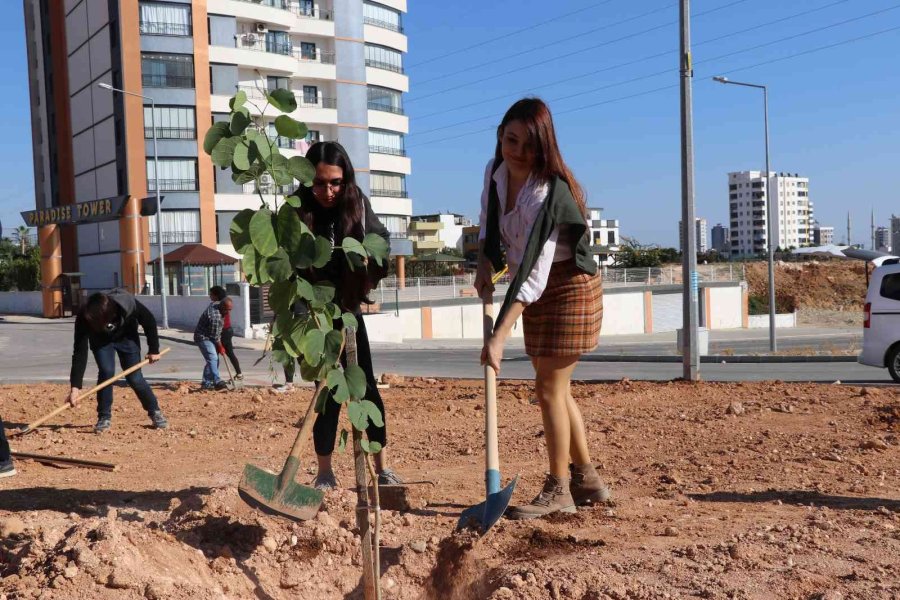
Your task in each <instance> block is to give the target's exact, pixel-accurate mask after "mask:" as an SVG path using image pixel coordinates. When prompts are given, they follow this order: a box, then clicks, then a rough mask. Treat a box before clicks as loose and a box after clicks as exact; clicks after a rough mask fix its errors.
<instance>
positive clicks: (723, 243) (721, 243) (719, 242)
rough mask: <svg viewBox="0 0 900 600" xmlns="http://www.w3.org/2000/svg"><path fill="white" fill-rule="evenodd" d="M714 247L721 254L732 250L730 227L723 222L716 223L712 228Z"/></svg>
mask: <svg viewBox="0 0 900 600" xmlns="http://www.w3.org/2000/svg"><path fill="white" fill-rule="evenodd" d="M712 249H713V250H715V251H716V252H718V253H719V254H725V255H727V254H729V253H730V252H731V244H730V242H729V238H728V228H727V227H725V226H724V225H722V224H721V223H716V225H715V227H713V228H712Z"/></svg>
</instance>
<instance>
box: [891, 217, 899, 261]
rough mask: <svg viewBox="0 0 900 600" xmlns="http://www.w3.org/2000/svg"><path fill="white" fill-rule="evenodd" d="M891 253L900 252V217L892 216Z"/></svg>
mask: <svg viewBox="0 0 900 600" xmlns="http://www.w3.org/2000/svg"><path fill="white" fill-rule="evenodd" d="M891 252H893V253H895V254H896V253H897V252H900V217H895V216H894V215H891Z"/></svg>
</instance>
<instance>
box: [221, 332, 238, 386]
mask: <svg viewBox="0 0 900 600" xmlns="http://www.w3.org/2000/svg"><path fill="white" fill-rule="evenodd" d="M222 346H224V347H225V355H226V356H227V357H228V360H230V361H231V364H233V365H234V374H235V375H240V374H241V363H239V362H238V359H237V355H236V354H235V353H234V329H232V328H231V327H229V328H228V329H223V330H222Z"/></svg>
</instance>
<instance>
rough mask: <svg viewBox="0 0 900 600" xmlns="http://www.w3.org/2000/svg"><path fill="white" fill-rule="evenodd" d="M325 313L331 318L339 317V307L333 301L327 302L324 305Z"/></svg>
mask: <svg viewBox="0 0 900 600" xmlns="http://www.w3.org/2000/svg"><path fill="white" fill-rule="evenodd" d="M325 314H327V315H328V316H330V317H331V318H332V319H340V318H341V307H340V306H338V305H337V304H335V303H333V302H329V303H328V304H326V305H325Z"/></svg>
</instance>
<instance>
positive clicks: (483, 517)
mask: <svg viewBox="0 0 900 600" xmlns="http://www.w3.org/2000/svg"><path fill="white" fill-rule="evenodd" d="M518 481H519V476H518V475H516V476H515V478H513V480H512V481H511V482H509V485H507V486H506V487H505V488H503V489H502V490H500V491H499V492H494V493H493V494H488V496H487V499H486V500H485V501H484V502H479V503H478V504H476V505H475V506H472V507H469V508H467V509H466V510H464V511H463V512H462V514H461V515H460V516H459V523H457V525H456V528H457V529H464V528H466V527H472V528H474V529H477V530H478V531H479V532H480V533H481V534H482V535H483V534H485V533H487V531H488V529H490V528H491V527H493V526H494V524H495V523H496V522H497V521H499V520H500V517H502V516H503V514H504V513H505V512H506V509H507V508H508V507H509V501H510V500H511V499H512V495H513V490H515V489H516V483H517V482H518Z"/></svg>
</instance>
